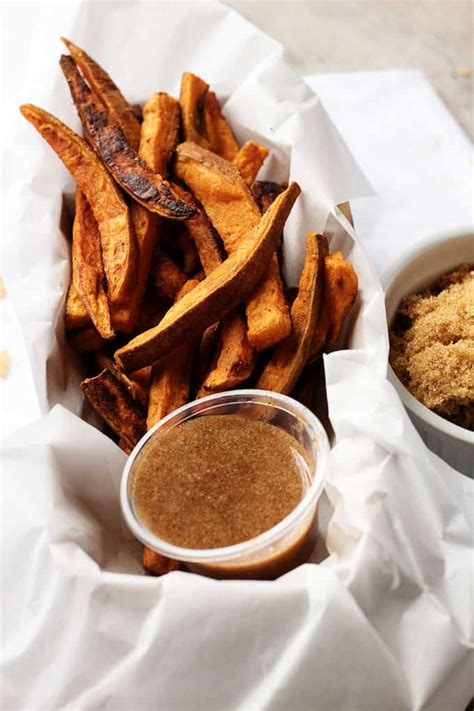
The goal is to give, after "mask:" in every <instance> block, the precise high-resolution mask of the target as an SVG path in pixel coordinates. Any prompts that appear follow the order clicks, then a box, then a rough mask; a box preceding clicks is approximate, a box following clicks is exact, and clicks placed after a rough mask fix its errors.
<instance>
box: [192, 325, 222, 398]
mask: <svg viewBox="0 0 474 711" xmlns="http://www.w3.org/2000/svg"><path fill="white" fill-rule="evenodd" d="M219 335H220V323H218V322H217V323H213V324H212V325H211V326H208V327H207V328H206V330H205V331H204V333H203V334H202V336H201V339H200V341H199V346H198V349H197V353H196V358H195V364H194V372H193V378H192V380H193V382H192V391H193V393H196V397H197V392H198V390H199V388H200V387H201V385H202V383H203V381H204V378H205V377H206V373H207V372H208V370H209V368H210V366H211V363H212V360H213V355H214V353H215V351H216V347H217V344H218V339H219Z"/></svg>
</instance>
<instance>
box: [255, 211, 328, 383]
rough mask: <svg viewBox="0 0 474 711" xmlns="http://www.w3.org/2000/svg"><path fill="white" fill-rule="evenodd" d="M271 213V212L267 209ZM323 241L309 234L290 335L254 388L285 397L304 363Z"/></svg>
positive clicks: (317, 299)
mask: <svg viewBox="0 0 474 711" xmlns="http://www.w3.org/2000/svg"><path fill="white" fill-rule="evenodd" d="M270 209H271V208H270ZM327 250H328V245H327V240H326V238H325V237H323V236H322V235H316V234H314V233H313V232H310V233H309V234H308V235H307V237H306V258H305V264H304V267H303V272H302V274H301V278H300V283H299V289H298V295H297V297H296V299H295V300H294V302H293V305H292V307H291V320H292V322H293V331H292V333H291V334H290V335H289V336H288V337H287V338H285V340H284V341H282V342H281V343H279V344H278V346H277V347H276V348H275V350H274V352H273V353H272V356H271V358H270V360H269V362H268V363H267V365H266V366H265V368H264V370H263V373H262V375H261V376H260V378H259V380H258V382H257V388H261V389H262V390H273V391H274V392H279V393H283V394H285V395H289V394H290V392H291V391H292V389H293V387H294V386H295V384H296V381H297V380H298V378H299V376H300V374H301V372H302V371H303V368H304V366H305V364H306V361H307V359H308V356H309V353H310V348H311V341H312V338H313V333H314V327H315V323H316V321H317V319H318V316H319V311H320V308H321V301H322V295H323V286H324V259H325V256H326V255H327Z"/></svg>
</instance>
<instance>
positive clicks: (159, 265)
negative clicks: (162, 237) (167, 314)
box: [153, 250, 187, 302]
mask: <svg viewBox="0 0 474 711" xmlns="http://www.w3.org/2000/svg"><path fill="white" fill-rule="evenodd" d="M186 281H187V280H186V274H185V273H184V272H183V271H182V270H181V269H180V268H179V267H178V265H177V264H175V262H174V261H173V260H172V259H171V258H170V257H168V255H167V254H165V253H164V252H162V251H161V250H158V252H157V256H156V266H155V270H154V274H153V283H154V286H155V290H156V293H157V294H158V296H159V297H160V298H161V299H163V300H164V301H172V302H173V301H176V298H177V296H178V294H179V292H180V291H181V289H182V288H183V286H184V285H185V284H186Z"/></svg>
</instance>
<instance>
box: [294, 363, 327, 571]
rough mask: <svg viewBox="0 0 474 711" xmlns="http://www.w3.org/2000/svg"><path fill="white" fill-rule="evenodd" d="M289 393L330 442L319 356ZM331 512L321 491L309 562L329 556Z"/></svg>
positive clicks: (322, 365)
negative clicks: (320, 426)
mask: <svg viewBox="0 0 474 711" xmlns="http://www.w3.org/2000/svg"><path fill="white" fill-rule="evenodd" d="M291 395H292V397H294V398H295V400H298V401H299V402H301V404H302V405H305V406H306V407H307V408H308V409H309V410H311V411H312V412H314V414H315V415H316V417H317V418H318V419H319V420H320V422H321V424H322V425H323V427H324V429H325V430H326V434H327V436H328V439H329V442H330V443H331V444H332V441H333V439H334V430H333V428H332V425H331V421H330V419H329V413H328V401H327V396H326V377H325V373H324V362H323V359H322V358H319V359H318V360H317V361H316V362H315V363H311V365H307V366H306V368H305V369H304V370H303V372H302V374H301V376H300V378H299V380H298V382H297V383H296V385H295V387H294V389H293V392H292V393H291ZM332 512H333V508H332V506H331V504H330V502H329V499H328V497H327V496H326V494H325V493H324V492H323V494H322V496H321V498H320V500H319V504H318V514H317V518H318V521H317V526H318V536H317V538H316V544H315V547H314V549H313V552H312V553H311V556H310V558H309V562H310V563H321V562H322V561H323V560H325V558H327V557H328V556H329V551H328V549H327V548H326V544H325V540H326V534H327V527H328V524H329V521H330V518H331V516H332Z"/></svg>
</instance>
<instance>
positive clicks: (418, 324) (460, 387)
mask: <svg viewBox="0 0 474 711" xmlns="http://www.w3.org/2000/svg"><path fill="white" fill-rule="evenodd" d="M390 363H391V365H392V368H393V369H394V371H395V373H396V374H397V376H398V377H399V379H400V380H401V381H402V383H403V384H404V385H405V387H406V388H408V390H409V391H410V392H411V393H412V395H413V396H414V397H416V398H417V400H419V401H420V402H421V403H423V404H424V405H426V407H429V408H430V409H431V410H434V412H436V413H437V414H438V415H441V416H442V417H445V418H446V419H448V420H450V421H451V422H454V423H455V424H457V425H460V426H461V427H465V428H466V429H469V430H473V429H474V271H473V270H472V267H470V266H469V265H467V264H463V265H461V266H459V267H457V269H455V270H454V271H452V272H450V273H449V274H446V275H444V276H443V277H441V278H440V279H438V280H437V281H436V282H435V283H434V284H433V285H432V286H431V287H430V288H429V289H426V290H425V291H423V292H421V293H419V294H411V295H410V296H407V297H405V298H404V299H403V300H402V302H401V303H400V305H399V307H398V310H397V313H396V315H395V318H394V321H393V324H392V328H391V331H390Z"/></svg>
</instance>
